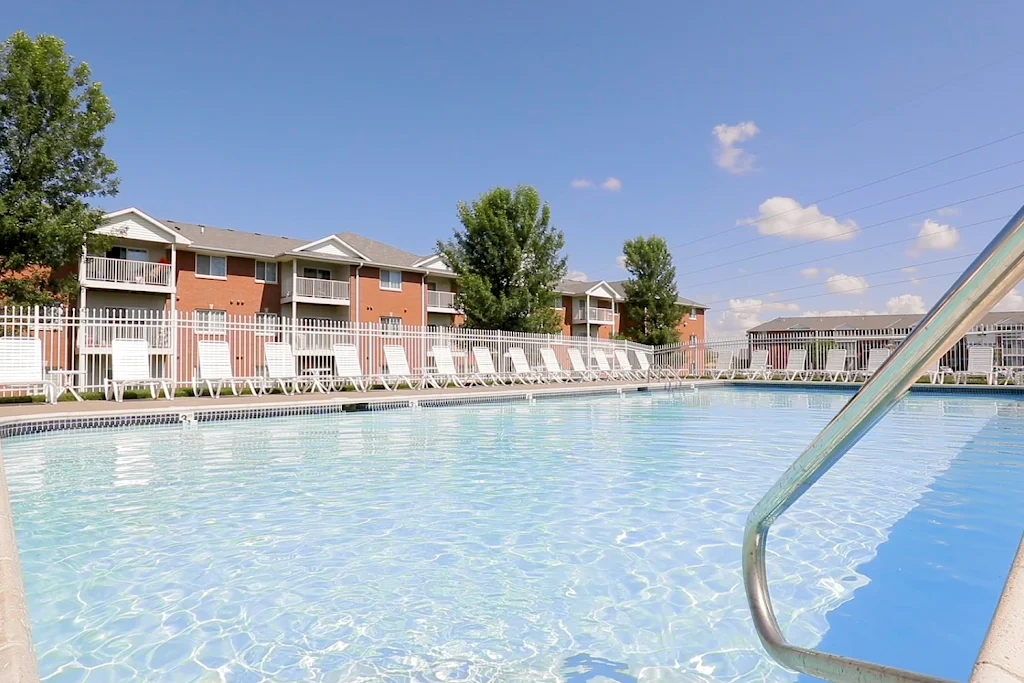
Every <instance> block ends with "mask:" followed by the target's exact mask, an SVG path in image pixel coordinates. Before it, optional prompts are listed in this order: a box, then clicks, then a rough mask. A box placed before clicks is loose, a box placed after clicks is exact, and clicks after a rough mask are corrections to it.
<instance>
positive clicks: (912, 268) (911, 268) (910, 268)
mask: <svg viewBox="0 0 1024 683" xmlns="http://www.w3.org/2000/svg"><path fill="white" fill-rule="evenodd" d="M900 272H902V273H916V272H917V266H907V267H906V268H900Z"/></svg>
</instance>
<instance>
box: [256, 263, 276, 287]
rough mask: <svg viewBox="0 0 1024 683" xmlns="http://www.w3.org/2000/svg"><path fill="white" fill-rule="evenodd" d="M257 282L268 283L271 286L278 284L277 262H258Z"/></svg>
mask: <svg viewBox="0 0 1024 683" xmlns="http://www.w3.org/2000/svg"><path fill="white" fill-rule="evenodd" d="M256 282H268V283H270V284H276V283H277V262H276V261H257V262H256Z"/></svg>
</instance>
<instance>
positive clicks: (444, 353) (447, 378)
mask: <svg viewBox="0 0 1024 683" xmlns="http://www.w3.org/2000/svg"><path fill="white" fill-rule="evenodd" d="M430 351H431V353H433V354H434V368H435V370H436V372H434V373H433V374H428V375H427V376H426V381H428V382H430V383H431V384H433V385H434V386H435V387H438V388H440V387H441V386H448V385H449V384H454V385H455V386H457V387H464V386H466V382H465V380H464V379H463V377H462V375H461V374H459V371H458V370H457V369H456V368H455V357H454V356H453V355H452V350H451V348H449V347H447V346H432V347H430Z"/></svg>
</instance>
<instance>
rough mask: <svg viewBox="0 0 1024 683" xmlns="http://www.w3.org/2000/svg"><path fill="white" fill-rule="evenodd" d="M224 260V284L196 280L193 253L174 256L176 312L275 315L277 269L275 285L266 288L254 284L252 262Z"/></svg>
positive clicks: (278, 304) (236, 258)
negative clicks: (176, 262)
mask: <svg viewBox="0 0 1024 683" xmlns="http://www.w3.org/2000/svg"><path fill="white" fill-rule="evenodd" d="M227 259H228V262H227V273H228V276H227V279H226V280H219V279H216V278H205V277H197V276H196V272H195V271H196V255H195V253H193V252H182V251H179V252H178V272H177V273H176V277H177V286H178V294H177V296H178V300H177V306H178V310H179V311H185V312H189V311H194V310H196V309H209V308H214V309H218V310H221V311H227V312H228V314H229V315H253V314H255V313H259V312H261V311H264V310H267V311H269V312H271V313H279V312H280V311H281V285H280V277H281V273H280V265H279V266H278V269H279V272H278V281H279V282H278V284H276V285H270V284H263V283H262V282H256V261H255V259H251V258H243V257H241V256H228V257H227ZM211 304H212V306H211Z"/></svg>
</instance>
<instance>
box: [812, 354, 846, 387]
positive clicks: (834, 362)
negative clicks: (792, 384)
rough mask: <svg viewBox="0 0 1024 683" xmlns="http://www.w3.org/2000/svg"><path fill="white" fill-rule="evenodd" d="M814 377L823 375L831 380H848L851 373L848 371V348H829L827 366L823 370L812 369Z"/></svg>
mask: <svg viewBox="0 0 1024 683" xmlns="http://www.w3.org/2000/svg"><path fill="white" fill-rule="evenodd" d="M811 376H812V377H819V376H820V377H821V378H822V379H823V380H827V381H829V382H838V381H847V380H848V378H849V375H848V374H847V372H846V349H829V350H828V355H826V356H825V367H824V368H823V369H821V370H812V371H811Z"/></svg>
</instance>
